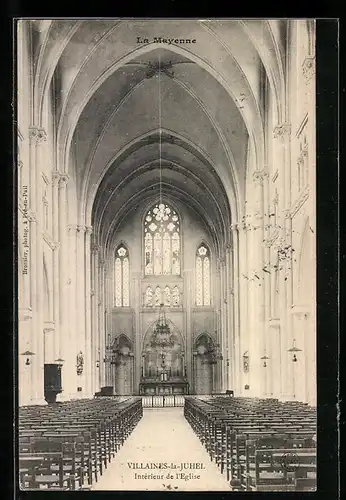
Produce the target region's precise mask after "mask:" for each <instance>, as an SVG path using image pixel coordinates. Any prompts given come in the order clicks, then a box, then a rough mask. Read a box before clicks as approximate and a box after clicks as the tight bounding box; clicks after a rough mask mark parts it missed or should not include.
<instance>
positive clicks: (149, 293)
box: [144, 286, 153, 307]
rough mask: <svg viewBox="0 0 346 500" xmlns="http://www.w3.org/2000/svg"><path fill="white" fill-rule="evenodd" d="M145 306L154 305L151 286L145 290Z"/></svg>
mask: <svg viewBox="0 0 346 500" xmlns="http://www.w3.org/2000/svg"><path fill="white" fill-rule="evenodd" d="M144 305H145V307H153V289H152V288H151V286H148V288H147V289H146V292H145V302H144Z"/></svg>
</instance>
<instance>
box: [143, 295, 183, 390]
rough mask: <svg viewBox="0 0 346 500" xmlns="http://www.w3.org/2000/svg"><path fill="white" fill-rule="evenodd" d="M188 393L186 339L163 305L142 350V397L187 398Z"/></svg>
mask: <svg viewBox="0 0 346 500" xmlns="http://www.w3.org/2000/svg"><path fill="white" fill-rule="evenodd" d="M188 393H189V384H188V381H187V377H186V365H185V354H184V349H183V340H182V338H181V336H180V334H179V332H178V331H177V330H176V329H174V326H173V324H172V323H171V322H169V320H167V319H166V314H165V311H164V308H163V304H160V311H159V318H158V321H157V322H156V324H154V326H153V330H152V331H149V332H147V337H146V339H145V342H144V345H143V351H142V373H141V379H140V384H139V394H140V395H142V396H165V395H184V394H188Z"/></svg>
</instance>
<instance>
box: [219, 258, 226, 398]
mask: <svg viewBox="0 0 346 500" xmlns="http://www.w3.org/2000/svg"><path fill="white" fill-rule="evenodd" d="M225 274H226V273H225V259H224V258H222V259H220V281H221V302H220V319H221V330H220V335H219V338H218V339H217V341H218V342H219V343H220V346H221V352H222V353H223V355H224V356H223V359H222V361H221V362H219V367H220V369H221V374H220V375H221V380H220V382H221V386H220V391H221V392H224V391H225V389H226V385H227V373H226V372H227V366H226V363H227V362H226V359H227V358H226V337H227V335H228V331H227V321H226V307H227V304H226V276H225Z"/></svg>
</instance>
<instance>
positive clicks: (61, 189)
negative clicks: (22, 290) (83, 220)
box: [57, 174, 71, 401]
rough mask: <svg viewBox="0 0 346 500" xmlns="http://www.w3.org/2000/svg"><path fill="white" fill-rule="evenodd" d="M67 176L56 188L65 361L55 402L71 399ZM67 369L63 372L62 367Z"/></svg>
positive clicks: (60, 345)
mask: <svg viewBox="0 0 346 500" xmlns="http://www.w3.org/2000/svg"><path fill="white" fill-rule="evenodd" d="M68 178H69V177H68V175H67V174H60V177H59V186H58V200H59V204H58V207H59V216H58V221H59V223H58V225H59V243H60V249H59V342H57V346H58V348H59V354H58V357H59V358H62V359H64V360H65V362H66V361H67V363H66V365H65V363H64V366H63V367H62V374H61V378H62V387H63V392H62V393H61V394H59V395H58V397H57V401H66V400H69V399H70V398H71V394H70V391H71V387H70V384H69V381H70V380H71V379H70V377H69V373H68V372H69V361H70V360H67V357H69V353H70V346H69V340H70V339H69V337H70V336H69V333H70V332H69V329H68V279H69V276H68V271H69V269H68V252H69V248H68V239H67V182H68ZM65 366H66V367H68V368H67V369H65V370H64V367H65Z"/></svg>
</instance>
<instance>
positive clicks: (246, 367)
mask: <svg viewBox="0 0 346 500" xmlns="http://www.w3.org/2000/svg"><path fill="white" fill-rule="evenodd" d="M243 369H244V373H248V371H249V351H245V352H244V354H243Z"/></svg>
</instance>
